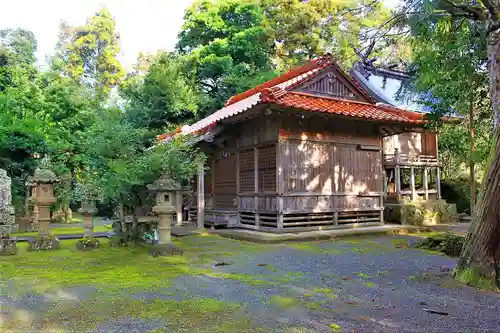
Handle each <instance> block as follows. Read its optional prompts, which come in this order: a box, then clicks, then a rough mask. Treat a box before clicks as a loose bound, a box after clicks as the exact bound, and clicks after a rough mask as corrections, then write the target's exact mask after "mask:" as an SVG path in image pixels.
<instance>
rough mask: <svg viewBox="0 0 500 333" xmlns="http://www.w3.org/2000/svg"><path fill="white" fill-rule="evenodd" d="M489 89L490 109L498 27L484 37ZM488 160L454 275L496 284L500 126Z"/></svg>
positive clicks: (496, 92) (496, 86)
mask: <svg viewBox="0 0 500 333" xmlns="http://www.w3.org/2000/svg"><path fill="white" fill-rule="evenodd" d="M488 58H489V65H490V69H489V70H490V89H491V98H492V106H493V113H494V115H495V117H496V116H497V115H498V110H499V107H500V31H498V30H497V31H494V32H492V33H490V36H489V38H488ZM490 159H491V163H490V166H489V169H488V172H487V174H486V177H485V179H484V181H483V186H482V189H481V195H480V197H479V200H478V202H477V205H476V215H475V217H474V220H473V223H472V226H471V229H470V231H469V234H468V236H467V239H466V242H465V245H464V248H463V250H462V255H461V256H460V259H459V261H458V264H457V267H456V269H455V272H454V274H455V277H457V278H458V279H460V280H462V281H464V282H468V283H473V284H484V283H486V284H490V285H496V286H497V287H500V130H499V129H498V127H497V128H496V129H495V138H494V144H493V149H492V155H491V158H490Z"/></svg>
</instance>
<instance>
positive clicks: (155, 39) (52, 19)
mask: <svg viewBox="0 0 500 333" xmlns="http://www.w3.org/2000/svg"><path fill="white" fill-rule="evenodd" d="M397 1H398V0H384V2H385V3H386V5H387V6H389V7H393V6H394V4H395V3H396V2H397ZM0 2H2V6H1V8H2V10H1V11H0V29H5V28H17V27H19V28H24V29H27V30H30V31H32V32H33V33H34V34H35V36H36V39H37V41H38V52H37V58H38V63H39V64H41V65H43V64H44V63H45V59H46V56H47V55H50V54H51V53H52V52H53V50H54V47H55V45H56V42H57V35H58V31H59V24H60V22H61V21H66V22H68V23H69V24H70V25H73V26H78V25H83V24H84V23H85V21H86V19H87V18H88V17H89V16H91V15H92V14H93V13H95V12H96V11H97V10H98V9H99V8H101V7H102V6H106V7H107V8H108V9H109V11H110V12H111V14H112V15H113V16H114V18H115V21H116V28H117V31H118V32H119V34H120V37H121V42H120V46H121V54H120V61H121V63H122V64H123V66H124V67H125V70H131V68H132V65H133V64H134V63H135V62H136V59H137V55H138V54H139V52H145V53H156V51H158V50H167V51H168V50H172V49H173V47H174V46H175V43H176V41H177V34H178V32H179V30H180V28H181V26H182V21H183V19H182V18H183V15H184V10H185V9H186V8H187V7H188V6H189V5H190V4H191V3H192V2H193V0H140V1H138V0H0Z"/></svg>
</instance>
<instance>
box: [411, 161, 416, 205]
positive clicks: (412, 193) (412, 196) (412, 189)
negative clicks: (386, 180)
mask: <svg viewBox="0 0 500 333" xmlns="http://www.w3.org/2000/svg"><path fill="white" fill-rule="evenodd" d="M410 186H411V200H416V199H417V191H416V189H415V168H414V167H410Z"/></svg>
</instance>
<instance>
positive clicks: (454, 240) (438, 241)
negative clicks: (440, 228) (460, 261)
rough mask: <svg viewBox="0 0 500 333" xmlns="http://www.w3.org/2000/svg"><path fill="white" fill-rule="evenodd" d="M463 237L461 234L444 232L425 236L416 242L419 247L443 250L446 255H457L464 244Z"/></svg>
mask: <svg viewBox="0 0 500 333" xmlns="http://www.w3.org/2000/svg"><path fill="white" fill-rule="evenodd" d="M464 242H465V237H464V236H462V235H457V234H452V233H444V234H438V235H433V236H429V237H427V238H426V239H425V240H424V241H422V242H421V243H419V244H417V245H416V247H417V248H420V249H426V250H433V251H440V252H444V253H445V254H446V255H449V256H452V257H458V256H459V255H460V252H461V251H462V247H463V246H464Z"/></svg>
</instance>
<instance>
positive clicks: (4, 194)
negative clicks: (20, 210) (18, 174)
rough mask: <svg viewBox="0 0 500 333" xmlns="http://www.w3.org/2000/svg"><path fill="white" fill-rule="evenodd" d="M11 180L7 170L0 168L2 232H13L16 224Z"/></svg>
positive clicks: (0, 229) (0, 230) (0, 218)
mask: <svg viewBox="0 0 500 333" xmlns="http://www.w3.org/2000/svg"><path fill="white" fill-rule="evenodd" d="M10 187H11V180H10V177H9V176H7V172H6V171H5V170H3V169H0V232H3V233H9V234H10V233H11V232H15V231H16V230H12V228H14V225H15V216H14V207H12V195H11V188H10Z"/></svg>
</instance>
